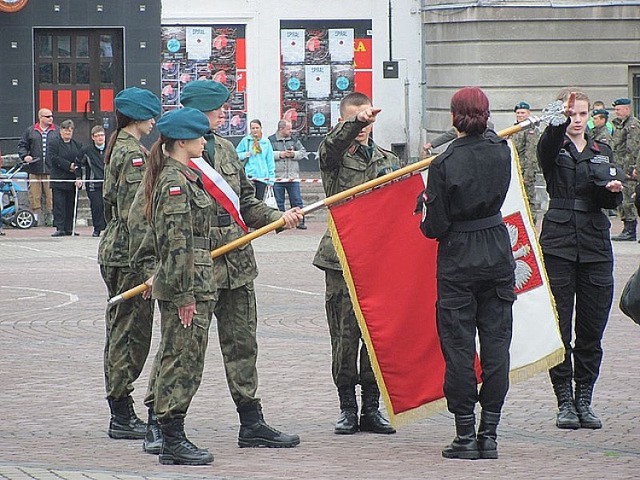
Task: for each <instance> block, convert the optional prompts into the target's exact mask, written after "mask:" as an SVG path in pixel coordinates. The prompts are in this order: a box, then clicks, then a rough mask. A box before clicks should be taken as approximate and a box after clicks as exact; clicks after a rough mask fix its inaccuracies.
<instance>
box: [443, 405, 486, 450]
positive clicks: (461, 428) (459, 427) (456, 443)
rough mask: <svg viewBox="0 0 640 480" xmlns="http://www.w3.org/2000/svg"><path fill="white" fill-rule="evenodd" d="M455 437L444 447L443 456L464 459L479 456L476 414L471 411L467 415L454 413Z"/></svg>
mask: <svg viewBox="0 0 640 480" xmlns="http://www.w3.org/2000/svg"><path fill="white" fill-rule="evenodd" d="M455 418H456V438H454V439H453V442H451V444H449V445H447V446H446V447H444V449H443V450H442V456H443V457H444V458H460V459H465V460H477V459H478V458H480V450H479V449H478V440H477V439H476V416H475V415H474V414H473V413H470V414H467V415H458V414H456V415H455Z"/></svg>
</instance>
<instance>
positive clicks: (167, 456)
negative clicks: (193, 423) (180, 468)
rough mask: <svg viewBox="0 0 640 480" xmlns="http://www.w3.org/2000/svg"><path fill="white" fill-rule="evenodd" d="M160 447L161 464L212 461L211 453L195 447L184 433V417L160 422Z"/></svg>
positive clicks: (195, 463) (206, 463)
mask: <svg viewBox="0 0 640 480" xmlns="http://www.w3.org/2000/svg"><path fill="white" fill-rule="evenodd" d="M160 428H161V429H162V449H161V451H160V456H159V459H160V463H161V464H162V465H208V464H210V463H212V462H213V455H212V454H211V453H209V451H208V450H207V449H202V448H198V447H196V446H195V445H194V444H193V443H191V441H189V439H188V438H187V436H186V435H185V433H184V418H175V419H173V420H170V421H169V422H168V423H164V422H163V423H161V424H160Z"/></svg>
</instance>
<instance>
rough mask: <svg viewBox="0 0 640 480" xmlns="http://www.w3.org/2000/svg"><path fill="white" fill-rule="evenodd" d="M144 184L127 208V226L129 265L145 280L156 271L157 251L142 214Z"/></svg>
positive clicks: (148, 226)
mask: <svg viewBox="0 0 640 480" xmlns="http://www.w3.org/2000/svg"><path fill="white" fill-rule="evenodd" d="M144 191H145V188H144V184H143V183H141V184H140V187H139V188H138V191H137V192H136V196H135V197H134V198H133V203H132V204H131V208H130V209H129V218H128V220H127V228H128V229H129V266H130V267H131V269H132V270H133V271H134V272H138V273H140V275H142V278H144V279H145V280H146V279H148V278H149V277H151V276H152V275H153V274H155V273H156V267H157V253H156V250H155V242H154V240H153V239H154V232H153V230H152V229H151V225H150V224H149V222H148V221H147V218H146V217H145V215H144V209H145V204H146V201H145V196H144Z"/></svg>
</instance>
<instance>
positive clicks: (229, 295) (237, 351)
mask: <svg viewBox="0 0 640 480" xmlns="http://www.w3.org/2000/svg"><path fill="white" fill-rule="evenodd" d="M214 313H215V316H216V319H217V322H218V338H219V339H220V349H221V350H222V358H223V361H224V370H225V372H226V376H227V384H228V385H229V391H230V392H231V397H232V398H233V401H234V402H235V404H236V406H237V407H243V406H247V405H251V404H257V403H260V399H259V398H257V397H256V390H257V389H258V370H257V368H256V361H257V359H258V342H257V340H256V327H257V324H258V318H257V310H256V294H255V290H254V286H253V282H250V283H248V284H246V285H243V286H241V287H239V288H234V289H227V288H225V289H221V290H218V302H217V303H216V306H215V310H214Z"/></svg>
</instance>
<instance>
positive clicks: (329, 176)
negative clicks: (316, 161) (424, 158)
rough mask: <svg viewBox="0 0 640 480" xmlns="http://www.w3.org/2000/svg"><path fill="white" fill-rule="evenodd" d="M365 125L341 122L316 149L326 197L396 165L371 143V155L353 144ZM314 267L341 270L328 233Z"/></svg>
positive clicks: (385, 152)
mask: <svg viewBox="0 0 640 480" xmlns="http://www.w3.org/2000/svg"><path fill="white" fill-rule="evenodd" d="M366 125H367V124H366V123H365V122H360V121H358V120H356V119H353V120H348V121H346V122H343V123H340V124H338V125H337V126H336V127H335V128H334V129H333V130H331V132H329V134H328V135H327V136H326V138H325V139H324V140H323V141H322V143H321V144H320V146H319V147H318V156H319V158H320V174H321V176H322V185H323V187H324V192H325V194H326V196H327V197H329V196H331V195H335V194H336V193H339V192H343V191H345V190H347V189H349V188H351V187H355V186H357V185H360V184H362V183H364V182H366V181H369V180H373V179H374V178H376V177H378V176H380V175H383V174H385V173H389V172H390V171H392V170H394V169H395V168H397V167H398V166H399V165H398V164H399V162H398V157H396V156H395V155H394V154H393V153H391V152H389V151H387V150H383V149H382V148H380V147H378V146H377V145H376V144H375V143H373V142H372V141H370V144H369V147H370V148H371V153H370V155H369V153H368V152H367V147H364V146H362V145H360V144H358V143H357V142H355V138H356V137H357V136H358V133H359V132H360V130H362V129H363V128H364V127H365V126H366ZM369 156H370V158H369ZM313 264H314V265H315V266H316V267H318V268H320V269H322V270H326V269H328V270H342V267H341V266H340V261H339V260H338V255H337V254H336V251H335V249H334V247H333V243H332V241H331V234H330V233H329V231H328V230H327V231H326V232H325V234H324V236H323V237H322V239H321V240H320V245H319V246H318V250H317V252H316V255H315V257H314V259H313Z"/></svg>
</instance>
